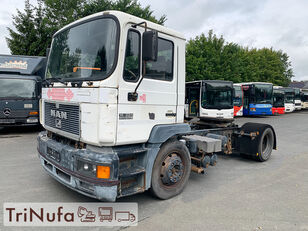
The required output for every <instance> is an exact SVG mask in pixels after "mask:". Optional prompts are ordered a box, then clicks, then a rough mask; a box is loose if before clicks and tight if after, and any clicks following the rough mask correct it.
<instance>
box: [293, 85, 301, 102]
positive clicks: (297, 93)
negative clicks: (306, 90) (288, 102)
mask: <svg viewBox="0 0 308 231" xmlns="http://www.w3.org/2000/svg"><path fill="white" fill-rule="evenodd" d="M294 91H295V100H301V91H300V90H299V89H298V88H295V89H294Z"/></svg>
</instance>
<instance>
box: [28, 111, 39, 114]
mask: <svg viewBox="0 0 308 231" xmlns="http://www.w3.org/2000/svg"><path fill="white" fill-rule="evenodd" d="M29 115H38V112H37V111H30V112H29Z"/></svg>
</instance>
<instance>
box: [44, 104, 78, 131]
mask: <svg viewBox="0 0 308 231" xmlns="http://www.w3.org/2000/svg"><path fill="white" fill-rule="evenodd" d="M79 115H80V113H79V105H71V104H58V107H57V106H56V104H55V103H49V102H45V124H46V125H47V126H49V127H52V128H55V129H59V130H61V131H64V132H68V133H71V134H74V135H76V136H80V123H79Z"/></svg>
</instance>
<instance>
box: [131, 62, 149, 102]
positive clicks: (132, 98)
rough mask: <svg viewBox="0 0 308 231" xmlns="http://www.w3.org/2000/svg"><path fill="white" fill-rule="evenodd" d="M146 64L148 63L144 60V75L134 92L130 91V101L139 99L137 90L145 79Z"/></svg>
mask: <svg viewBox="0 0 308 231" xmlns="http://www.w3.org/2000/svg"><path fill="white" fill-rule="evenodd" d="M145 65H146V61H144V60H143V70H142V77H141V79H140V81H139V82H138V84H137V86H136V88H135V90H134V92H129V93H128V101H137V99H138V93H137V90H138V88H139V86H140V84H141V82H142V80H143V79H144V76H145V70H146V68H145Z"/></svg>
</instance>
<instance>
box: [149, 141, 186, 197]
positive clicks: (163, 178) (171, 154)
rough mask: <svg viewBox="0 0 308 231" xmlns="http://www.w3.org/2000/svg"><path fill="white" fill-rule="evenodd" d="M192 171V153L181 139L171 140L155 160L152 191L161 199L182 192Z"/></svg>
mask: <svg viewBox="0 0 308 231" xmlns="http://www.w3.org/2000/svg"><path fill="white" fill-rule="evenodd" d="M190 171H191V160H190V154H189V151H188V149H187V147H186V146H185V145H184V143H182V142H181V141H178V140H176V141H169V142H167V143H165V144H163V146H162V147H161V148H160V150H159V152H158V154H157V157H156V160H155V162H154V167H153V172H152V181H151V183H152V187H151V191H152V192H153V194H154V195H155V196H157V197H158V198H160V199H169V198H171V197H174V196H176V195H178V194H179V193H181V192H182V191H183V189H184V187H185V186H186V183H187V181H188V178H189V175H190Z"/></svg>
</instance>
